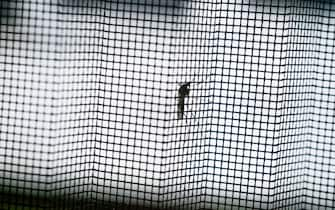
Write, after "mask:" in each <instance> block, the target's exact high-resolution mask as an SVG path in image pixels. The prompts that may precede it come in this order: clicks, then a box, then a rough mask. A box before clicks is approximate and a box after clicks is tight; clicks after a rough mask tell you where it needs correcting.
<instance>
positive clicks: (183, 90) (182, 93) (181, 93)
mask: <svg viewBox="0 0 335 210" xmlns="http://www.w3.org/2000/svg"><path fill="white" fill-rule="evenodd" d="M190 84H191V82H186V83H184V84H182V85H181V86H180V88H179V90H178V119H180V120H182V119H183V116H184V109H185V98H186V96H188V95H189V94H190V89H189V86H190Z"/></svg>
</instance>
